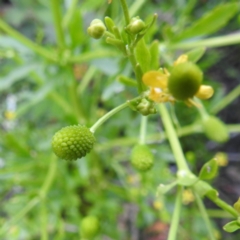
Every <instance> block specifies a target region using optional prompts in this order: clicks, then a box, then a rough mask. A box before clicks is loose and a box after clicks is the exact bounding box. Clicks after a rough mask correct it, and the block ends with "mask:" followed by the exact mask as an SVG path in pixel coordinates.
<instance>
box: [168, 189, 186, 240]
mask: <svg viewBox="0 0 240 240" xmlns="http://www.w3.org/2000/svg"><path fill="white" fill-rule="evenodd" d="M182 189H183V187H182V186H179V187H178V192H177V198H176V202H175V206H174V212H173V216H172V221H171V226H170V230H169V233H168V240H176V239H177V238H176V237H177V229H178V225H179V219H180V212H181V207H182Z"/></svg>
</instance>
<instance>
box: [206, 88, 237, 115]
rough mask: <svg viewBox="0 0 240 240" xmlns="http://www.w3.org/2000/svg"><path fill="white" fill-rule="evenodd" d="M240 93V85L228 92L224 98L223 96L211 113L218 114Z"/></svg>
mask: <svg viewBox="0 0 240 240" xmlns="http://www.w3.org/2000/svg"><path fill="white" fill-rule="evenodd" d="M239 95H240V85H238V86H237V87H236V88H234V89H233V90H232V91H231V92H230V93H228V94H227V95H226V96H225V97H224V98H222V99H221V100H220V101H219V102H218V103H216V104H215V105H214V106H213V108H212V109H211V110H210V112H211V113H213V114H216V113H218V112H219V111H221V110H222V109H224V108H225V107H227V106H228V105H229V104H230V103H232V102H233V101H234V100H235V99H236V98H237V97H238V96H239Z"/></svg>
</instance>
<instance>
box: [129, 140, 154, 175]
mask: <svg viewBox="0 0 240 240" xmlns="http://www.w3.org/2000/svg"><path fill="white" fill-rule="evenodd" d="M131 163H132V165H133V166H134V167H135V168H136V169H137V170H139V171H147V170H149V169H150V168H152V166H153V154H152V153H151V151H150V149H149V148H148V146H146V145H142V144H139V145H136V146H135V147H134V148H133V150H132V154H131Z"/></svg>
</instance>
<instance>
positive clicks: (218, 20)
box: [175, 3, 238, 41]
mask: <svg viewBox="0 0 240 240" xmlns="http://www.w3.org/2000/svg"><path fill="white" fill-rule="evenodd" d="M237 12H238V4H237V3H226V4H222V5H219V6H217V7H216V8H214V9H213V10H212V11H211V12H208V13H207V14H205V15H204V16H203V17H201V18H200V19H199V20H198V21H196V22H195V23H193V24H192V25H191V26H190V27H188V28H187V29H185V30H183V31H182V32H181V33H180V34H179V35H178V36H177V37H176V38H175V40H177V41H179V40H182V39H187V38H192V37H198V36H204V35H208V34H212V33H214V32H216V31H218V30H219V29H221V28H222V27H223V26H224V25H226V24H227V22H228V21H229V20H230V19H231V18H232V17H233V16H234V15H235V14H236V13H237Z"/></svg>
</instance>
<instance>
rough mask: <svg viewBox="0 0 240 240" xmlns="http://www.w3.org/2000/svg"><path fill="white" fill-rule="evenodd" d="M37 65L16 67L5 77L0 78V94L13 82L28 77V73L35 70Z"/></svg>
mask: <svg viewBox="0 0 240 240" xmlns="http://www.w3.org/2000/svg"><path fill="white" fill-rule="evenodd" d="M37 67H38V65H37V64H29V65H25V66H21V67H18V68H16V69H14V70H13V71H11V72H10V73H9V74H8V75H7V76H4V77H1V78H0V83H1V84H0V92H1V91H4V90H6V89H8V88H9V87H10V86H11V85H12V84H14V83H15V82H17V81H19V80H21V79H23V78H24V77H26V76H28V75H29V73H30V72H32V71H34V70H36V69H37Z"/></svg>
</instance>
